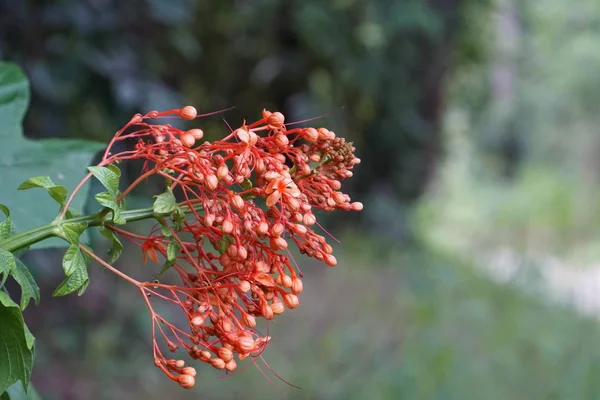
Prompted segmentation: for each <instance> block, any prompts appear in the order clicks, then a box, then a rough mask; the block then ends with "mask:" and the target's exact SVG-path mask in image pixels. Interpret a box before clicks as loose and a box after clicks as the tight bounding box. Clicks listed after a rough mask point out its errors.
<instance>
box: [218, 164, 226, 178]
mask: <svg viewBox="0 0 600 400" xmlns="http://www.w3.org/2000/svg"><path fill="white" fill-rule="evenodd" d="M227 175H229V168H228V167H227V165H225V164H222V165H220V166H219V168H217V178H219V179H223V178H225V177H226V176H227Z"/></svg>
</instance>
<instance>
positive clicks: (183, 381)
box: [177, 374, 196, 389]
mask: <svg viewBox="0 0 600 400" xmlns="http://www.w3.org/2000/svg"><path fill="white" fill-rule="evenodd" d="M177 382H178V383H179V386H181V387H182V388H184V389H191V388H193V387H194V385H196V379H195V378H194V377H193V376H191V375H186V374H184V375H179V376H178V377H177Z"/></svg>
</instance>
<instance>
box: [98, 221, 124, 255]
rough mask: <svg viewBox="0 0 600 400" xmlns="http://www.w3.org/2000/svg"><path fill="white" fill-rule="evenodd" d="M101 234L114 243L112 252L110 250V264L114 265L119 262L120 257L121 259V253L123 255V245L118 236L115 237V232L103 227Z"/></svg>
mask: <svg viewBox="0 0 600 400" xmlns="http://www.w3.org/2000/svg"><path fill="white" fill-rule="evenodd" d="M100 233H102V235H103V236H104V237H105V238H107V239H108V240H110V241H111V243H112V246H111V248H110V250H108V255H109V257H110V263H111V264H112V263H114V262H115V261H117V260H118V259H119V257H121V253H123V244H122V243H121V241H120V240H119V238H118V237H117V235H115V232H114V231H113V230H111V229H108V228H106V227H101V228H100Z"/></svg>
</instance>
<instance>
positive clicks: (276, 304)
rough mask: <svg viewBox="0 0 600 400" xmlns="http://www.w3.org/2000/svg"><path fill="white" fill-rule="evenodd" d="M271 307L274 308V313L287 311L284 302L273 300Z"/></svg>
mask: <svg viewBox="0 0 600 400" xmlns="http://www.w3.org/2000/svg"><path fill="white" fill-rule="evenodd" d="M271 309H272V310H273V314H276V315H279V314H283V313H284V312H285V307H284V305H283V303H282V302H280V301H279V302H273V304H271Z"/></svg>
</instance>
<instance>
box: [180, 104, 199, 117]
mask: <svg viewBox="0 0 600 400" xmlns="http://www.w3.org/2000/svg"><path fill="white" fill-rule="evenodd" d="M179 115H180V116H181V118H183V119H187V120H192V119H194V118H196V115H198V111H196V108H195V107H193V106H185V107H183V108H182V109H181V111H179Z"/></svg>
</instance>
